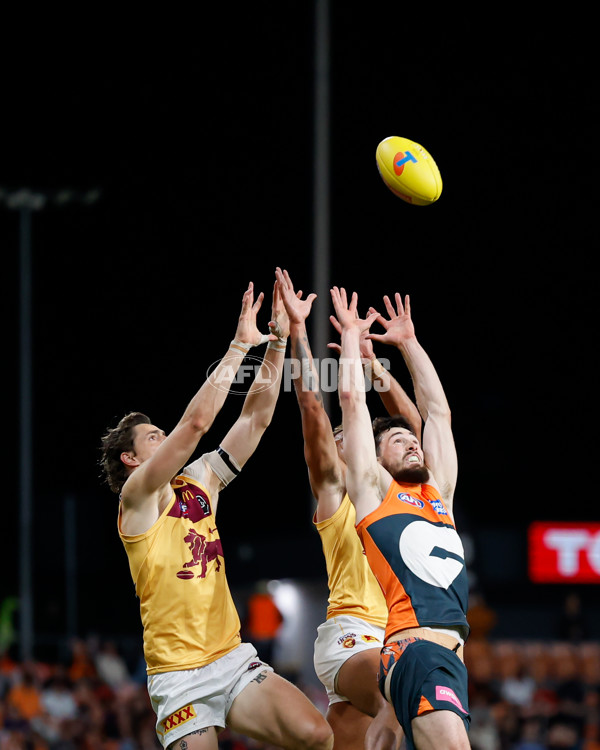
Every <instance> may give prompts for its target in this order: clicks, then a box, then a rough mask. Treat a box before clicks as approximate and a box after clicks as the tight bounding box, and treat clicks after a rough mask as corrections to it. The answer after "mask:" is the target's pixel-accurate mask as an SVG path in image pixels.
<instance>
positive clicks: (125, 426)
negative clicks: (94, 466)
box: [100, 411, 152, 494]
mask: <svg viewBox="0 0 600 750" xmlns="http://www.w3.org/2000/svg"><path fill="white" fill-rule="evenodd" d="M138 424H152V422H151V421H150V418H149V417H147V416H146V415H145V414H142V413H141V412H139V411H132V412H130V413H129V414H126V415H125V416H124V417H123V419H121V421H120V422H119V424H118V425H117V426H116V427H113V428H111V429H109V430H108V431H107V433H106V435H104V437H103V438H102V448H101V451H102V455H101V458H100V466H101V467H102V473H103V475H104V479H105V481H106V483H107V484H108V486H109V487H110V489H111V490H112V491H113V492H114V493H116V494H118V493H119V492H121V489H122V487H123V485H124V484H125V481H126V479H127V477H128V476H129V472H128V471H127V467H126V466H125V464H124V463H123V462H122V461H121V453H124V452H127V451H132V450H133V440H134V437H135V427H136V426H137V425H138Z"/></svg>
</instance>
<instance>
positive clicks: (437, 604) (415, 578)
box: [356, 481, 469, 638]
mask: <svg viewBox="0 0 600 750" xmlns="http://www.w3.org/2000/svg"><path fill="white" fill-rule="evenodd" d="M356 528H357V531H358V533H359V535H360V538H361V540H362V543H363V546H364V548H365V552H366V555H367V559H368V560H369V565H370V566H371V569H372V570H373V572H374V573H375V576H376V578H377V580H378V581H379V583H380V584H381V588H382V589H383V592H384V594H385V598H386V602H387V607H388V612H389V614H388V624H387V628H386V638H389V637H390V636H391V635H393V634H394V633H397V632H398V631H399V630H404V629H405V628H415V627H430V628H448V629H450V628H451V629H456V630H459V632H461V633H462V634H463V635H464V637H465V638H466V636H467V634H468V631H469V626H468V624H467V618H466V612H467V600H468V582H467V571H466V568H465V560H464V551H463V546H462V542H461V540H460V537H459V536H458V534H457V532H456V529H455V527H454V524H453V522H452V520H451V518H450V516H449V514H448V510H447V508H446V506H445V505H444V502H443V500H442V498H441V497H440V494H439V492H438V491H437V490H436V489H435V487H432V486H431V485H429V484H422V485H419V484H417V485H415V484H406V485H403V484H398V482H396V481H392V483H391V485H390V487H389V489H388V491H387V494H386V496H385V498H384V499H383V502H382V503H381V505H380V506H379V507H378V508H377V509H376V510H374V511H372V512H371V513H369V515H368V516H365V517H364V518H363V519H362V521H361V522H360V523H359V524H358V525H357V527H356Z"/></svg>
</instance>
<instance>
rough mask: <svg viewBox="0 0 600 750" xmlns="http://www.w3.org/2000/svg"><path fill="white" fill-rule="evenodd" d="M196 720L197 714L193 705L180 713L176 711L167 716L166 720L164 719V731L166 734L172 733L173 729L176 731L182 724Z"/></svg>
mask: <svg viewBox="0 0 600 750" xmlns="http://www.w3.org/2000/svg"><path fill="white" fill-rule="evenodd" d="M195 718H196V712H195V711H194V707H193V706H192V705H189V706H185V707H184V708H181V709H179V711H175V713H172V714H171V715H170V716H167V718H166V719H163V721H162V725H163V729H164V730H165V732H170V731H171V729H175V727H178V726H180V724H185V723H186V721H189V720H190V719H195Z"/></svg>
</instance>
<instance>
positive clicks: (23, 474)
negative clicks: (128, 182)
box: [0, 187, 100, 660]
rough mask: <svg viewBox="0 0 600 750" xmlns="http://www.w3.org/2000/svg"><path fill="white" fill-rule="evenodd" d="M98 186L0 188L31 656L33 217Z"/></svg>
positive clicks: (23, 594)
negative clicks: (13, 290)
mask: <svg viewBox="0 0 600 750" xmlns="http://www.w3.org/2000/svg"><path fill="white" fill-rule="evenodd" d="M99 197H100V191H99V190H90V191H87V192H83V193H82V192H78V191H73V190H70V189H60V190H54V191H44V190H31V189H29V188H19V189H16V190H11V189H6V188H3V187H0V203H4V204H5V205H6V206H7V208H9V209H11V210H13V211H18V212H19V375H20V377H19V536H18V539H19V622H20V641H19V648H20V655H21V658H22V659H23V660H28V659H31V658H32V657H33V646H34V624H33V623H34V619H33V585H32V581H33V559H32V558H33V555H32V551H33V549H32V547H33V545H32V538H33V537H32V534H33V529H32V519H33V492H32V490H33V482H32V467H33V450H32V444H33V441H32V436H33V419H32V415H33V368H32V363H33V325H32V323H33V320H32V318H33V315H32V301H33V283H32V279H33V272H32V269H33V254H32V242H31V233H32V216H33V213H34V212H35V211H41V210H42V209H44V208H45V207H46V206H49V205H55V206H65V205H68V204H70V203H80V204H83V205H93V204H94V203H95V202H96V201H97V200H98V198H99Z"/></svg>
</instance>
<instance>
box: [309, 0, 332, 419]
mask: <svg viewBox="0 0 600 750" xmlns="http://www.w3.org/2000/svg"><path fill="white" fill-rule="evenodd" d="M329 25H330V20H329V0H315V36H314V40H315V41H314V56H315V57H314V66H315V78H314V156H313V160H314V166H313V277H314V279H313V284H314V291H315V292H316V293H317V297H318V299H319V300H320V305H318V306H317V309H316V310H315V317H314V325H315V330H314V350H313V353H314V355H315V357H319V360H321V359H322V358H324V357H325V356H326V354H327V351H328V350H327V342H328V340H329V338H328V337H329V335H330V334H329V330H330V329H329V314H328V312H327V311H328V310H329V289H330V285H331V279H330V273H331V268H330V265H331V262H330V200H329V194H330V190H329V187H330V186H329V182H330V180H329V168H330V165H329V120H330V104H329V94H330V82H329V78H330V71H329V55H330V43H329V36H330V34H329ZM322 396H323V402H324V406H325V409H326V411H327V413H328V414H330V410H329V402H330V396H329V392H328V391H323V392H322Z"/></svg>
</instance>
